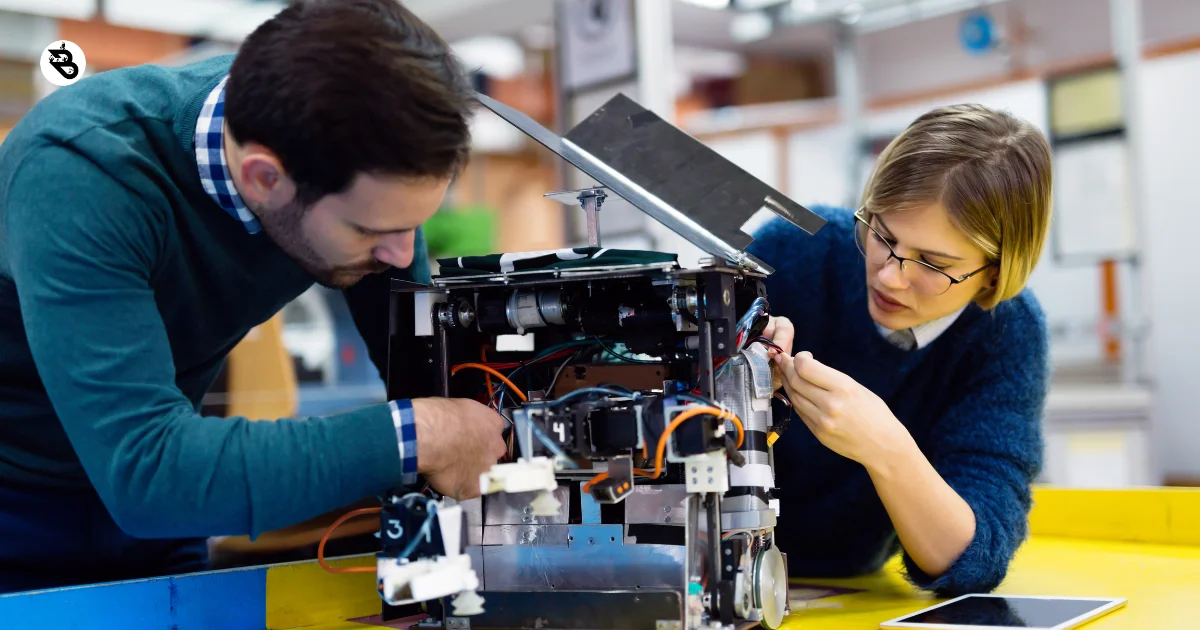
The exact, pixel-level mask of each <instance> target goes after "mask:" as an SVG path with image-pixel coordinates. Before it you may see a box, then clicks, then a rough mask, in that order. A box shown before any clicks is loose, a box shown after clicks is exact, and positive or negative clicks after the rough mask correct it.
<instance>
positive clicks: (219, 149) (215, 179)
mask: <svg viewBox="0 0 1200 630" xmlns="http://www.w3.org/2000/svg"><path fill="white" fill-rule="evenodd" d="M228 80H229V77H228V76H226V77H225V78H224V79H221V82H220V83H218V84H217V87H215V88H213V91H212V92H210V93H209V94H208V98H207V99H205V100H204V106H203V107H201V108H200V118H199V119H198V120H197V121H196V166H197V167H198V168H199V169H200V183H201V184H203V185H204V190H205V192H207V193H208V196H209V197H212V199H213V201H215V202H216V203H217V205H219V206H221V208H222V209H223V210H225V212H228V213H229V214H230V215H231V216H233V217H234V218H236V219H237V220H239V221H241V222H242V225H244V226H245V227H246V231H247V232H249V233H251V234H257V233H258V232H259V230H261V229H262V227H261V226H260V225H259V223H258V219H257V218H256V217H255V216H254V214H253V213H251V212H250V209H249V208H247V207H246V204H244V203H242V198H241V196H240V195H238V192H237V188H235V187H234V185H233V175H232V174H230V172H229V165H228V164H227V163H226V162H225V135H224V133H223V132H224V123H225V83H226V81H228Z"/></svg>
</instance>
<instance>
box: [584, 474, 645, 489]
mask: <svg viewBox="0 0 1200 630" xmlns="http://www.w3.org/2000/svg"><path fill="white" fill-rule="evenodd" d="M633 474H635V475H641V476H643V477H648V478H650V479H653V478H654V477H653V476H651V474H650V471H647V470H642V469H641V468H634V469H633ZM605 479H608V473H606V472H602V473H600V474H599V475H596V476H595V477H592V478H591V479H590V480H589V481H588V482H587V483H585V484H583V491H584V492H588V491H589V490H591V489H592V484H595V483H598V482H601V481H604V480H605Z"/></svg>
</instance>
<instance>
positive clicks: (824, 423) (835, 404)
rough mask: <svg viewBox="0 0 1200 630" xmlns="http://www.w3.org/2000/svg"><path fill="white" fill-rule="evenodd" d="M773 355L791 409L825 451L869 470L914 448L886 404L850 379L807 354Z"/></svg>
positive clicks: (911, 440) (911, 441)
mask: <svg viewBox="0 0 1200 630" xmlns="http://www.w3.org/2000/svg"><path fill="white" fill-rule="evenodd" d="M774 358H775V362H776V364H777V365H778V367H779V373H780V375H781V376H782V380H783V388H784V391H785V392H786V393H787V397H788V399H790V400H791V401H792V405H793V406H794V408H795V410H796V413H797V414H798V415H799V416H800V418H801V419H802V420H804V423H805V424H806V425H808V428H809V430H811V431H812V432H813V435H815V436H816V437H817V439H818V440H820V441H821V443H822V444H824V445H825V446H826V447H827V448H829V449H830V450H832V451H834V452H836V453H838V454H839V455H841V456H843V457H847V458H849V459H852V460H854V461H856V462H858V463H860V464H862V465H863V466H865V467H867V468H868V469H869V470H871V469H877V468H880V467H886V466H889V465H890V464H891V463H893V462H895V461H899V460H900V459H902V458H903V457H905V456H907V455H909V454H911V452H912V451H913V450H914V449H915V448H916V445H915V443H914V441H913V439H912V436H911V435H910V434H909V433H908V430H907V429H905V428H904V425H902V424H900V421H899V420H897V419H896V416H895V415H894V414H892V411H891V410H890V409H888V406H887V404H886V403H884V402H883V400H882V399H880V398H879V397H878V396H876V395H875V394H874V393H873V392H871V391H870V390H869V389H867V388H866V387H863V386H862V385H860V384H858V382H857V381H855V380H854V379H852V378H850V377H849V376H846V375H845V374H843V373H841V372H839V371H837V370H835V369H833V368H831V367H829V366H827V365H824V364H823V363H821V362H820V361H817V360H816V359H814V358H813V356H812V353H810V352H801V353H799V354H797V355H796V356H795V357H791V356H788V355H786V354H776V355H775V357H774Z"/></svg>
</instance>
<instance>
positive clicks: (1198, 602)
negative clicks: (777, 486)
mask: <svg viewBox="0 0 1200 630" xmlns="http://www.w3.org/2000/svg"><path fill="white" fill-rule="evenodd" d="M898 570H899V563H898V562H896V563H893V564H892V565H891V566H889V567H888V568H887V569H886V570H885V571H884V572H883V573H881V574H880V575H874V576H870V577H865V578H857V579H851V580H802V581H803V582H804V583H806V584H820V585H823V586H826V585H827V586H839V587H849V588H858V589H864V591H865V592H862V593H855V594H851V595H842V596H836V597H830V598H826V599H818V600H814V601H812V602H808V604H809V607H808V608H807V609H803V608H797V609H796V610H794V611H793V612H792V614H791V616H790V617H788V621H787V622H786V623H784V625H783V630H801V629H804V630H826V629H833V628H877V627H879V624H880V623H881V622H883V621H887V620H888V619H894V618H896V617H900V616H902V615H905V614H908V613H911V612H915V611H917V610H920V609H922V608H925V607H927V606H932V605H934V604H936V603H937V602H939V601H943V600H940V599H935V598H933V597H931V596H928V595H923V594H920V593H918V592H916V591H914V590H913V589H912V587H911V586H909V585H908V584H907V583H906V582H905V581H904V580H903V579H902V578H901V577H900V575H899V573H898ZM996 592H997V593H1003V594H1008V595H1061V596H1079V597H1123V598H1126V599H1128V600H1129V603H1128V604H1127V605H1126V606H1125V607H1124V608H1121V609H1118V610H1116V611H1114V612H1113V613H1111V614H1109V615H1106V616H1104V617H1101V618H1100V619H1097V620H1096V621H1094V622H1092V623H1091V624H1088V625H1087V626H1086V627H1087V628H1088V629H1089V630H1091V628H1096V629H1097V630H1100V629H1104V628H1130V629H1133V628H1136V629H1138V630H1151V629H1155V628H1196V627H1200V620H1197V619H1195V618H1193V619H1192V621H1191V623H1188V622H1187V621H1186V618H1184V615H1186V614H1189V613H1190V614H1192V615H1200V547H1190V548H1189V547H1178V546H1170V545H1153V544H1144V543H1125V542H1103V541H1086V540H1071V539H1065V538H1050V537H1045V538H1042V537H1037V538H1034V539H1032V540H1030V541H1029V542H1028V543H1027V544H1026V545H1025V546H1024V547H1022V549H1021V550H1020V552H1018V555H1017V557H1016V558H1015V559H1014V561H1013V564H1012V566H1011V568H1010V571H1009V576H1008V579H1007V580H1005V582H1004V583H1003V584H1002V585H1001V586H1000V588H999V589H997V591H996ZM800 605H801V606H803V605H804V604H803V603H801V604H800Z"/></svg>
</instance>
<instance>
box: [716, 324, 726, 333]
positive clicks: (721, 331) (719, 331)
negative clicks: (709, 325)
mask: <svg viewBox="0 0 1200 630" xmlns="http://www.w3.org/2000/svg"><path fill="white" fill-rule="evenodd" d="M724 332H725V327H724V326H717V334H718V335H720V334H722V333H724Z"/></svg>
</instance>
